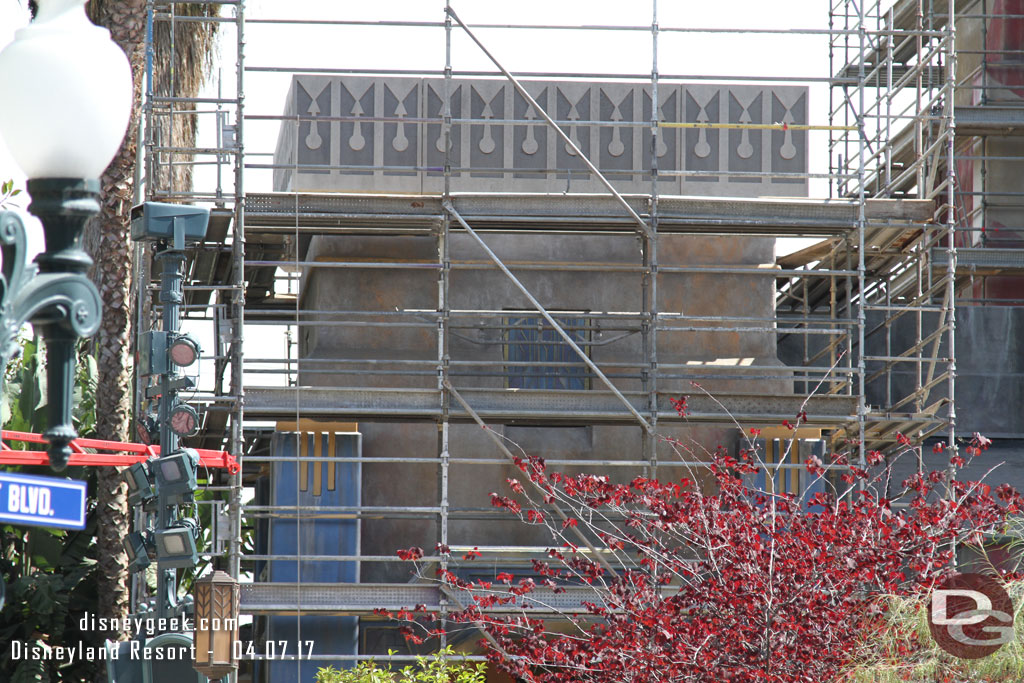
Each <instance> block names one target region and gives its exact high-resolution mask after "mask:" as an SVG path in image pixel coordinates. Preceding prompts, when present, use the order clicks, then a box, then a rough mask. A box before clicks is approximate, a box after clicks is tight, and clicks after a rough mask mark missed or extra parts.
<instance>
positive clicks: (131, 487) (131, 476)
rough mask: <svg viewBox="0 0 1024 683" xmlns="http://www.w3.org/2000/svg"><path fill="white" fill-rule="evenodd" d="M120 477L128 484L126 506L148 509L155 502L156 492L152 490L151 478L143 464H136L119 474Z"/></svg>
mask: <svg viewBox="0 0 1024 683" xmlns="http://www.w3.org/2000/svg"><path fill="white" fill-rule="evenodd" d="M121 477H123V478H124V481H125V483H126V484H128V504H129V505H131V506H132V507H135V506H136V505H142V506H143V508H150V507H152V504H153V502H154V501H156V490H155V489H154V488H153V477H152V475H151V473H150V471H149V468H148V467H146V463H145V462H137V463H135V464H133V465H131V466H130V467H128V469H126V470H124V471H123V472H121Z"/></svg>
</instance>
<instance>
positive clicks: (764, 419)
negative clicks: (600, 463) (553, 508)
mask: <svg viewBox="0 0 1024 683" xmlns="http://www.w3.org/2000/svg"><path fill="white" fill-rule="evenodd" d="M459 393H461V394H462V395H463V398H465V399H466V401H467V402H468V403H469V405H470V406H472V407H473V410H474V411H476V412H477V413H478V414H479V415H480V417H481V418H482V419H484V420H485V421H489V422H496V423H515V422H520V421H521V422H526V423H529V424H539V423H546V424H564V423H567V422H568V423H579V422H586V423H604V424H629V423H632V422H634V421H635V418H634V417H633V416H632V414H631V413H630V412H629V411H628V409H627V408H626V406H625V405H624V404H623V403H622V402H621V401H620V400H619V399H618V398H616V397H615V396H614V395H613V394H611V393H610V392H603V391H555V390H536V389H534V390H529V389H505V390H503V389H459ZM623 395H624V396H625V397H626V398H627V399H628V400H629V403H630V405H631V406H633V408H634V409H635V410H636V411H637V412H639V413H641V414H649V413H650V412H651V411H650V409H649V407H648V403H647V402H648V394H646V393H639V392H632V393H631V392H623ZM678 397H679V394H678V393H674V394H667V393H659V394H658V410H657V413H658V419H659V421H681V420H683V419H684V418H680V417H679V414H678V413H677V412H676V410H675V408H673V407H672V403H671V402H670V399H671V398H678ZM442 405H443V392H442V391H440V390H434V389H390V388H387V389H361V388H341V387H331V388H323V387H253V386H250V387H248V388H247V389H246V393H245V412H246V415H247V416H248V417H251V418H254V419H256V418H260V419H274V420H278V419H281V420H283V419H287V418H289V417H292V418H294V416H295V413H296V410H298V411H299V412H300V413H301V414H303V415H306V416H309V417H330V418H331V419H339V420H341V419H352V420H360V421H367V420H371V421H372V420H403V421H406V420H411V421H415V420H439V419H441V417H442V415H443V411H442ZM687 407H688V409H689V414H688V416H687V417H686V418H685V420H686V421H688V422H701V423H722V424H733V421H734V420H738V421H740V422H741V423H742V422H750V423H751V426H757V425H760V424H766V423H770V424H781V423H782V421H783V420H789V421H791V422H792V421H794V420H795V419H796V416H797V415H798V414H800V413H806V417H805V418H803V419H804V421H805V422H807V423H811V424H821V425H835V424H838V423H841V422H845V421H848V420H851V419H856V418H855V416H856V415H857V399H856V397H854V396H834V395H833V396H811V397H810V398H807V397H804V396H799V395H770V394H738V393H719V392H715V393H714V396H713V397H709V396H707V395H705V394H700V393H690V394H688V395H687ZM449 419H451V420H453V421H470V420H471V419H472V417H471V416H470V415H469V414H468V413H467V412H466V411H465V410H463V409H462V408H461V407H460V406H458V405H457V404H456V403H454V402H453V403H452V406H451V408H450V413H449Z"/></svg>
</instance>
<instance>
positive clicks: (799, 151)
mask: <svg viewBox="0 0 1024 683" xmlns="http://www.w3.org/2000/svg"><path fill="white" fill-rule="evenodd" d="M524 85H525V87H526V89H527V91H528V92H529V93H530V96H531V97H533V98H534V100H536V102H537V103H538V104H539V105H540V106H541V107H543V108H544V109H545V111H547V112H548V113H549V114H550V115H551V116H552V117H554V118H555V119H556V120H557V121H558V122H559V123H560V124H561V125H562V127H563V129H564V130H565V131H566V133H567V134H568V135H569V137H570V138H571V139H572V140H573V142H574V143H575V144H576V146H577V147H578V148H579V149H580V150H581V151H582V152H583V154H585V155H587V156H588V157H589V158H590V159H591V161H593V162H594V163H595V164H596V165H597V167H598V168H600V169H601V171H602V172H603V173H604V174H605V175H606V176H607V177H608V178H609V180H610V181H611V182H612V183H613V184H614V185H615V187H616V188H617V189H619V190H620V191H621V192H624V193H647V192H649V191H650V189H651V185H650V183H651V181H650V177H651V176H650V169H651V165H652V164H651V154H652V149H651V130H650V124H649V122H650V118H651V87H650V85H649V84H648V85H637V84H629V83H587V82H578V81H558V82H555V81H543V82H542V81H530V82H526V83H525V84H524ZM448 87H449V88H450V98H451V103H450V110H451V116H452V128H451V142H450V144H451V152H450V155H449V158H450V162H451V166H452V171H451V177H452V189H453V190H455V191H463V192H566V191H568V192H601V191H603V188H602V186H601V185H600V183H599V182H598V181H597V180H595V179H594V178H592V177H591V174H590V173H589V172H588V171H587V169H586V167H585V165H584V163H583V161H582V160H581V159H580V158H579V157H578V155H576V154H575V152H573V150H572V148H571V147H570V146H569V145H568V144H566V143H565V141H564V140H563V139H562V138H561V137H560V136H558V135H557V133H555V131H553V130H552V129H551V128H550V126H548V125H547V124H546V123H545V122H544V120H543V119H542V118H541V117H540V115H539V113H538V112H537V111H535V109H534V107H533V106H532V105H531V104H530V103H529V102H528V101H527V99H526V98H524V97H523V96H522V95H521V94H520V93H519V92H517V91H516V89H515V88H514V87H513V86H512V84H511V83H509V82H507V81H503V80H484V79H478V80H463V79H453V80H452V81H451V82H450V83H449V85H448ZM445 89H446V85H445V81H444V80H443V79H415V78H390V77H387V78H370V77H347V76H346V77H326V76H295V77H294V78H293V81H292V87H291V91H290V92H289V95H288V101H287V103H286V105H285V113H284V117H285V118H284V121H283V122H282V125H281V129H280V134H279V137H278V143H277V150H276V153H275V159H274V164H275V166H276V167H277V168H276V170H275V173H274V189H275V190H278V191H289V190H294V191H358V192H388V193H436V192H439V191H440V190H441V189H442V187H443V169H444V163H445V153H444V134H443V127H442V125H441V122H440V119H441V117H442V115H443V113H444V93H445ZM658 100H659V102H658V105H659V106H658V117H659V120H660V121H663V122H665V123H666V124H668V125H666V126H662V127H661V128H660V129H659V131H660V133H659V139H658V144H657V148H656V149H655V150H653V151H654V153H655V154H656V155H657V162H658V163H657V166H658V169H659V191H660V192H662V193H664V194H700V195H719V196H763V195H786V196H796V195H801V194H806V192H807V180H806V179H805V178H802V177H800V174H803V173H806V171H807V132H806V131H804V130H792V129H786V130H782V129H770V128H765V127H764V124H783V123H784V124H789V125H793V124H804V123H807V89H806V88H804V87H794V86H779V87H771V88H767V87H761V86H752V85H714V84H696V85H685V84H684V85H678V84H677V85H659V87H658ZM680 123H681V124H684V125H682V126H673V125H672V124H680ZM685 124H708V126H707V127H700V126H687V125H685ZM771 174H774V175H771Z"/></svg>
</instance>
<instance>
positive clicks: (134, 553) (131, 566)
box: [123, 531, 151, 574]
mask: <svg viewBox="0 0 1024 683" xmlns="http://www.w3.org/2000/svg"><path fill="white" fill-rule="evenodd" d="M123 544H124V551H125V552H126V553H127V554H128V571H130V572H132V573H133V574H134V573H135V572H138V571H142V570H143V569H145V568H146V567H148V566H149V564H150V562H149V551H150V548H151V541H150V540H149V539H147V538H146V536H144V535H143V534H142V532H141V531H133V532H131V533H130V534H128V535H127V536H125V537H124V541H123Z"/></svg>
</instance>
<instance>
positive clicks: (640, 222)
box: [445, 6, 657, 237]
mask: <svg viewBox="0 0 1024 683" xmlns="http://www.w3.org/2000/svg"><path fill="white" fill-rule="evenodd" d="M445 12H447V13H448V15H449V16H451V18H452V19H454V20H455V21H456V22H457V23H458V24H459V26H461V27H462V30H464V31H465V32H466V35H468V36H469V37H470V39H472V41H473V42H474V43H476V45H477V47H479V48H480V50H481V51H483V53H484V54H485V55H487V58H488V59H490V60H491V61H492V62H493V63H494V66H496V67H497V68H498V71H500V72H501V73H502V75H504V76H505V78H507V79H508V80H509V82H510V83H511V84H512V86H513V87H514V88H515V89H516V90H517V91H518V92H519V94H520V95H522V96H523V99H524V100H526V102H527V104H529V105H530V106H531V107H533V110H534V111H535V112H537V113H538V114H540V117H541V118H542V119H544V120H545V121H546V122H547V124H548V125H549V126H551V127H552V128H554V129H555V132H556V133H557V134H558V136H559V137H560V138H562V141H563V142H565V144H566V146H568V147H569V149H570V150H572V153H573V154H574V155H575V156H577V157H578V158H579V159H580V161H582V162H583V163H584V164H585V165H586V167H587V168H588V169H590V172H591V173H593V174H594V176H595V177H596V178H597V179H598V180H599V181H601V184H602V185H604V186H605V187H606V188H607V189H608V191H609V192H611V193H612V196H614V197H615V199H616V201H618V203H619V204H621V205H622V208H624V209H625V210H626V213H628V214H629V215H630V217H631V218H632V219H633V220H634V221H635V222H636V224H637V226H638V227H639V228H640V232H641V234H643V235H645V236H646V237H650V236H651V235H652V233H653V231H652V230H651V226H649V225H648V224H647V222H646V221H644V219H643V218H641V217H640V214H638V213H637V212H636V211H634V210H633V207H632V206H630V205H629V202H627V201H626V199H625V197H623V196H622V194H621V193H619V191H618V190H616V189H615V186H614V185H612V184H611V182H610V181H609V180H608V179H607V178H606V177H605V176H604V174H603V173H601V171H600V170H598V168H597V166H595V165H594V162H592V161H591V160H590V159H588V158H587V155H585V154H584V153H583V151H582V150H581V149H580V148H579V147H578V146H577V145H576V143H575V142H573V139H572V138H571V137H570V136H569V134H568V133H566V132H565V131H564V130H562V127H561V126H559V125H558V124H557V123H555V120H554V119H553V118H551V116H550V115H548V113H547V112H546V111H544V108H543V107H541V106H540V105H539V104H538V103H537V100H535V99H533V96H532V95H530V93H529V92H527V91H526V88H524V87H523V85H522V83H520V82H519V81H518V80H516V77H515V76H513V75H512V74H511V73H509V71H508V70H507V69H505V67H503V66H502V65H501V63H500V62H499V61H498V60H497V59H496V58H495V57H494V55H492V54H491V52H490V50H488V49H487V48H486V47H484V44H483V43H482V42H480V39H479V38H477V37H476V35H475V34H474V33H473V32H472V31H471V30H469V27H468V26H466V24H464V23H463V22H462V19H459V15H457V14H456V13H455V10H453V9H452V8H451V7H450V6H449V7H446V8H445ZM655 105H657V103H655ZM655 108H657V107H656V106H655Z"/></svg>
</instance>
